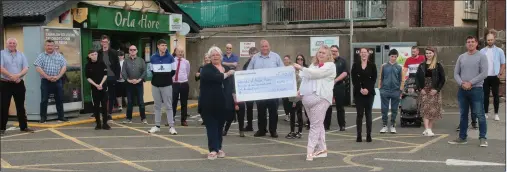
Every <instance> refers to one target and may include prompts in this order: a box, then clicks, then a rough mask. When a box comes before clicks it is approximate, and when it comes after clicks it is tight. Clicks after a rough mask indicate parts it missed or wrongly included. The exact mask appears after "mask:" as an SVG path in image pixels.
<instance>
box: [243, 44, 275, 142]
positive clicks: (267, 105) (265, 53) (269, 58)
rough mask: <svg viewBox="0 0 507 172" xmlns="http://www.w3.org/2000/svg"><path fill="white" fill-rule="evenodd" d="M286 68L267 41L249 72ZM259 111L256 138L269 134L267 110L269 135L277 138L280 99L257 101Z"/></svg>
mask: <svg viewBox="0 0 507 172" xmlns="http://www.w3.org/2000/svg"><path fill="white" fill-rule="evenodd" d="M276 67H284V65H283V62H282V59H281V58H280V55H278V54H277V53H275V52H273V51H271V48H270V46H269V42H268V41H267V40H262V41H261V52H260V53H257V54H255V55H254V56H253V57H252V59H251V60H250V63H249V64H248V67H247V70H254V69H265V68H276ZM255 103H256V104H257V110H258V113H259V114H258V116H257V117H258V121H259V122H258V127H259V130H258V131H257V132H256V133H255V134H254V136H255V137H261V136H265V135H266V133H267V129H266V126H267V124H266V123H267V120H266V116H267V115H266V110H268V111H269V133H270V134H271V137H273V138H277V137H278V134H277V133H276V129H277V125H278V124H277V123H278V99H267V100H256V101H255Z"/></svg>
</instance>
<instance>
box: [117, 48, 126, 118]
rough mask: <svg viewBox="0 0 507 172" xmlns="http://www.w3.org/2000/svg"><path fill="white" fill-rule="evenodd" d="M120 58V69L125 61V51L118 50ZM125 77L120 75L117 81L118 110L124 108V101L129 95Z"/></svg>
mask: <svg viewBox="0 0 507 172" xmlns="http://www.w3.org/2000/svg"><path fill="white" fill-rule="evenodd" d="M118 59H119V60H120V71H121V69H123V64H124V62H125V53H124V52H123V51H118ZM125 85H126V84H125V79H123V77H122V76H121V75H120V79H118V81H117V82H116V103H117V104H118V110H120V111H122V110H123V105H122V104H123V101H125V97H126V96H127V91H126V90H125Z"/></svg>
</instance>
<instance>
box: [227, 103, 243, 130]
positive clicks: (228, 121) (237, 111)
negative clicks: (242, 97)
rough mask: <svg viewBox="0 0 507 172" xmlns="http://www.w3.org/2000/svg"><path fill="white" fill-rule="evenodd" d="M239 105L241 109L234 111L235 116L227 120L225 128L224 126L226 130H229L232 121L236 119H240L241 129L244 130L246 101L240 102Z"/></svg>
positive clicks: (239, 125)
mask: <svg viewBox="0 0 507 172" xmlns="http://www.w3.org/2000/svg"><path fill="white" fill-rule="evenodd" d="M238 106H239V110H235V111H234V112H236V113H235V115H233V116H234V117H233V118H231V119H229V120H227V121H226V122H225V128H224V131H225V132H227V131H229V128H230V127H231V124H232V121H234V120H235V119H238V127H239V131H243V130H244V125H245V110H246V105H245V103H244V102H241V103H238ZM236 115H237V117H236Z"/></svg>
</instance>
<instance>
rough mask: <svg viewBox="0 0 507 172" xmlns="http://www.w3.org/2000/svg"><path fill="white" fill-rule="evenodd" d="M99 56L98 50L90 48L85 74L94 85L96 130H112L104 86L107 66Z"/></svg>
mask: <svg viewBox="0 0 507 172" xmlns="http://www.w3.org/2000/svg"><path fill="white" fill-rule="evenodd" d="M97 56H98V53H97V51H96V50H90V51H89V52H88V58H89V61H88V63H87V64H86V67H85V69H86V73H85V76H86V78H87V80H88V82H89V83H90V84H91V86H92V87H91V89H92V99H93V113H94V116H95V122H96V123H97V126H96V127H95V130H100V129H104V130H110V129H111V127H110V126H109V125H108V124H107V119H108V118H107V109H106V108H107V105H106V102H107V95H106V91H105V88H104V87H102V85H103V84H104V82H106V79H107V67H106V65H105V64H104V63H103V62H102V60H97ZM99 113H102V120H103V123H102V122H101V120H100V115H99Z"/></svg>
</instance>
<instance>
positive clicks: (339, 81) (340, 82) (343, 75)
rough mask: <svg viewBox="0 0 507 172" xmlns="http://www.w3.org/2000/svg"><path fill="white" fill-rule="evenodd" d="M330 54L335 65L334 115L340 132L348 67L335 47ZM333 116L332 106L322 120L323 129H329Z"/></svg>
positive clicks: (343, 121)
mask: <svg viewBox="0 0 507 172" xmlns="http://www.w3.org/2000/svg"><path fill="white" fill-rule="evenodd" d="M331 53H332V54H333V57H335V60H334V63H335V65H336V78H335V79H334V88H333V97H334V98H333V100H334V102H335V105H336V114H337V118H338V125H339V126H340V131H345V109H344V107H343V104H344V102H345V100H344V98H345V89H346V87H345V79H347V76H348V73H349V72H348V65H347V61H346V60H345V58H343V57H341V56H340V52H339V50H338V46H337V45H332V46H331ZM332 114H333V106H329V108H328V109H327V112H326V118H325V119H324V128H325V129H326V130H329V129H330V126H331V118H332Z"/></svg>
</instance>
